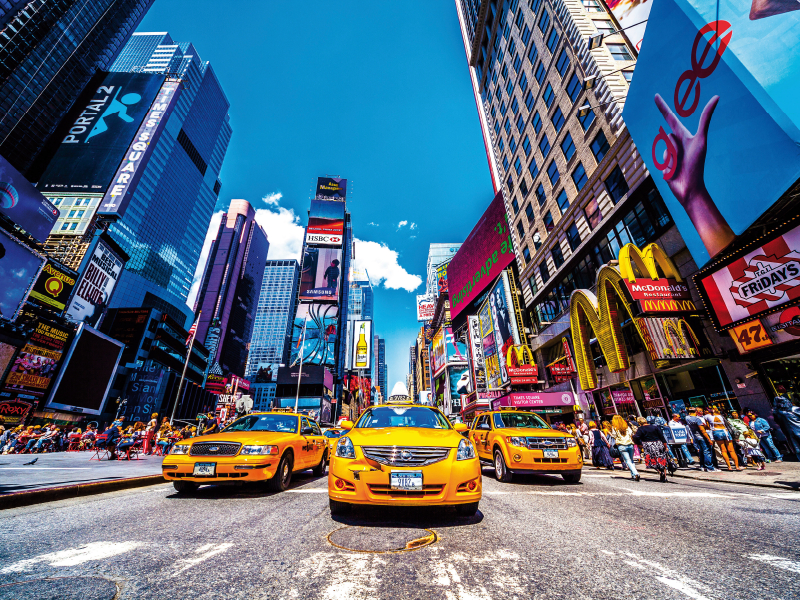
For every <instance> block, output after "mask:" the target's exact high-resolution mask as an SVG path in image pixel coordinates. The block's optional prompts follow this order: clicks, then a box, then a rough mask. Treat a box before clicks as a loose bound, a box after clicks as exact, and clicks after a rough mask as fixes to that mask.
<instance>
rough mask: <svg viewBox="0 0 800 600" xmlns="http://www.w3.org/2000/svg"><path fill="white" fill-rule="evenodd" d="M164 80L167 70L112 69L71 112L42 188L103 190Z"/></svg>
mask: <svg viewBox="0 0 800 600" xmlns="http://www.w3.org/2000/svg"><path fill="white" fill-rule="evenodd" d="M163 81H164V76H163V75H146V74H143V73H108V74H107V75H106V76H105V79H103V81H102V82H101V83H100V85H99V86H98V87H97V90H96V91H95V93H94V95H93V96H91V98H90V99H88V100H87V101H86V102H82V103H76V105H75V106H74V108H73V109H72V110H71V111H70V112H69V114H68V115H67V117H66V119H65V120H66V121H67V122H68V123H71V127H70V128H69V130H68V131H66V132H65V135H64V138H63V139H62V140H61V144H60V145H59V146H58V150H57V151H56V153H55V156H53V159H52V160H51V161H50V164H49V165H48V166H47V170H45V172H44V174H43V175H42V177H41V178H40V180H39V182H38V188H39V189H40V190H43V191H46V192H55V193H58V192H105V191H106V189H107V188H108V186H109V185H110V184H111V180H112V178H113V177H114V173H115V172H116V170H117V167H118V166H119V164H120V162H121V161H122V158H123V156H124V154H125V152H126V150H127V149H128V146H129V145H130V143H131V141H132V140H133V138H134V136H135V135H136V132H137V130H138V129H139V126H140V125H141V124H142V121H143V120H144V118H145V115H146V114H147V112H148V111H149V110H150V105H151V104H152V103H153V100H154V99H155V97H156V94H157V93H158V90H159V88H160V87H161V84H162V83H163Z"/></svg>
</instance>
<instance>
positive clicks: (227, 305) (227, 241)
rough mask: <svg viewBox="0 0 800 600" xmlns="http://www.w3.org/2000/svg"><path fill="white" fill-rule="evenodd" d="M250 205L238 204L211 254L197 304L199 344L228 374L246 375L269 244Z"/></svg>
mask: <svg viewBox="0 0 800 600" xmlns="http://www.w3.org/2000/svg"><path fill="white" fill-rule="evenodd" d="M255 218H256V211H255V210H253V207H252V206H250V203H249V202H247V201H246V200H232V201H231V206H230V208H229V209H228V212H227V213H224V214H223V215H222V219H221V220H220V223H219V229H218V230H217V234H216V237H215V238H214V241H213V242H212V243H211V249H210V251H209V253H208V261H207V262H206V268H205V274H204V275H203V280H202V282H201V284H200V291H199V293H198V295H197V301H196V302H195V313H197V311H202V312H201V313H200V316H199V319H198V322H197V339H199V340H203V342H204V345H205V347H206V348H208V351H209V353H210V358H209V360H210V363H211V364H213V363H214V362H215V361H216V362H217V363H219V366H220V367H221V369H222V372H223V374H225V375H227V374H229V373H232V374H234V375H238V376H240V377H243V376H244V372H245V368H246V365H247V349H248V346H249V344H250V336H251V335H252V332H253V316H254V315H255V314H256V311H257V308H258V303H259V298H260V292H261V285H262V282H263V280H264V265H265V264H266V262H267V251H268V250H269V241H268V240H267V234H266V233H264V230H263V229H262V228H261V225H259V224H258V223H256V220H255ZM212 368H213V367H212Z"/></svg>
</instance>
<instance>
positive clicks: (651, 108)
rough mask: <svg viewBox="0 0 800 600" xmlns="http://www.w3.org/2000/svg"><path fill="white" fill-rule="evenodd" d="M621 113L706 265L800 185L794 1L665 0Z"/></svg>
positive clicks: (798, 16) (799, 64) (798, 19)
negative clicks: (793, 188)
mask: <svg viewBox="0 0 800 600" xmlns="http://www.w3.org/2000/svg"><path fill="white" fill-rule="evenodd" d="M651 17H652V18H651V19H650V20H649V23H648V27H647V32H648V33H647V41H646V42H645V43H644V44H643V45H642V52H641V53H640V54H639V58H638V62H637V65H636V76H635V77H634V78H633V81H632V82H631V87H630V90H629V92H628V95H627V99H626V101H625V109H624V111H623V117H624V119H625V123H626V124H627V126H628V129H629V130H630V132H631V135H632V137H633V139H634V141H635V143H636V145H637V146H638V147H639V148H640V149H641V150H642V152H641V156H642V158H643V159H644V162H645V164H646V166H647V168H648V169H649V171H650V172H651V173H652V174H653V179H654V181H655V183H656V185H657V186H658V190H659V192H660V193H661V196H662V197H663V198H664V200H665V202H666V203H667V206H668V208H669V211H670V214H671V215H672V217H673V219H674V221H675V223H676V225H677V226H678V228H679V230H680V232H681V235H682V237H683V239H684V240H685V242H686V245H687V247H688V248H689V250H690V252H691V254H692V256H693V258H694V260H695V262H696V263H697V264H698V266H702V265H704V264H706V263H707V262H708V261H709V259H710V258H713V257H715V256H717V255H718V254H719V253H720V252H722V251H723V250H724V249H725V248H726V247H728V246H729V245H730V244H731V243H732V242H733V241H734V240H735V238H736V236H738V235H740V234H741V233H742V232H743V231H744V230H745V229H747V228H748V227H749V226H750V225H751V224H752V223H753V221H754V220H755V219H757V218H758V217H759V216H761V215H762V214H763V213H764V211H766V210H767V209H768V208H770V207H771V206H772V205H773V204H774V203H775V201H776V200H777V199H778V198H780V197H781V196H782V195H783V194H784V192H786V190H787V189H788V188H789V187H790V186H791V185H792V184H793V183H794V182H795V181H797V179H798V177H800V103H798V102H797V81H796V78H795V76H796V73H797V72H798V71H799V70H800V11H798V10H797V5H796V4H794V3H770V2H752V3H751V1H750V0H747V1H746V0H721V1H720V2H716V3H714V2H710V3H709V2H701V1H700V0H659V1H658V2H655V3H654V4H653V7H652V14H651Z"/></svg>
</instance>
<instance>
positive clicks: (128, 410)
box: [125, 361, 165, 423]
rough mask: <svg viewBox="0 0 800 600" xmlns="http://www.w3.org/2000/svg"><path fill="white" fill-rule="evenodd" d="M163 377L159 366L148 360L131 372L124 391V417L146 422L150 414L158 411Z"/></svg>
mask: <svg viewBox="0 0 800 600" xmlns="http://www.w3.org/2000/svg"><path fill="white" fill-rule="evenodd" d="M164 379H165V377H164V372H163V371H162V370H161V368H160V367H158V366H157V365H156V364H154V363H152V362H150V361H148V363H147V364H145V366H144V367H140V368H138V369H136V370H134V371H132V372H131V374H130V375H129V376H128V386H127V389H126V391H125V400H127V403H126V404H125V417H126V418H127V421H128V422H129V423H133V422H135V421H142V422H143V423H147V422H148V421H149V420H150V415H152V414H153V413H154V412H159V411H160V408H161V399H162V398H161V397H162V394H163V391H164V390H162V384H163V383H164Z"/></svg>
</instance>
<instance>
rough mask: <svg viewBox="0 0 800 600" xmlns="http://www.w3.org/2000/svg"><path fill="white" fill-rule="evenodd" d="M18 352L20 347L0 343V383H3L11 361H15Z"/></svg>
mask: <svg viewBox="0 0 800 600" xmlns="http://www.w3.org/2000/svg"><path fill="white" fill-rule="evenodd" d="M17 350H19V346H14V345H13V344H7V343H5V342H0V381H3V377H4V376H5V374H6V370H8V366H9V365H10V364H11V361H12V360H14V355H15V354H16V353H17Z"/></svg>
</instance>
